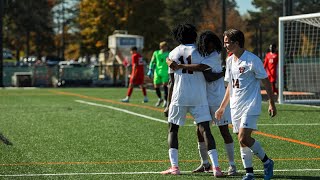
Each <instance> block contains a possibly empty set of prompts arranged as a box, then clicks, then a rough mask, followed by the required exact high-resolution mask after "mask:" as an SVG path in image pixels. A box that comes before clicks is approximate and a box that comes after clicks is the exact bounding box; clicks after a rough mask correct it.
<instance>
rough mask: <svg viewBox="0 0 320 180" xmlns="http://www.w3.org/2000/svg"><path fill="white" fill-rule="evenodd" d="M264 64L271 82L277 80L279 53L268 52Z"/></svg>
mask: <svg viewBox="0 0 320 180" xmlns="http://www.w3.org/2000/svg"><path fill="white" fill-rule="evenodd" d="M263 66H264V68H265V70H266V72H267V74H268V78H269V80H270V82H275V81H276V79H277V68H278V54H277V53H271V52H269V53H267V54H266V57H265V58H264V63H263Z"/></svg>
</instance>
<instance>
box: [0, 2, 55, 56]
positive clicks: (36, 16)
mask: <svg viewBox="0 0 320 180" xmlns="http://www.w3.org/2000/svg"><path fill="white" fill-rule="evenodd" d="M7 7H8V9H7V11H5V19H6V22H5V27H6V28H5V29H6V31H8V32H10V33H7V34H6V33H5V35H6V36H7V37H6V38H7V40H8V46H9V48H14V49H16V52H17V59H18V58H19V52H20V50H24V51H25V54H26V56H29V55H31V54H35V55H37V56H40V55H41V54H42V53H44V52H50V51H52V47H53V46H52V45H53V41H52V39H53V31H52V16H51V8H52V7H51V6H50V4H49V3H48V1H47V0H38V1H36V2H35V1H29V0H19V1H9V3H8V4H7ZM9 9H10V10H9Z"/></svg>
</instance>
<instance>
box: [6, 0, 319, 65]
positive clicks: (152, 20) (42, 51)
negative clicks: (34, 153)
mask: <svg viewBox="0 0 320 180" xmlns="http://www.w3.org/2000/svg"><path fill="white" fill-rule="evenodd" d="M284 2H285V0H253V1H252V4H253V5H254V6H255V7H256V8H257V9H258V11H256V12H249V13H247V14H244V15H240V14H239V12H238V10H237V3H236V1H235V0H225V3H226V28H227V29H228V28H237V29H240V30H242V31H243V32H244V33H245V37H246V43H245V46H246V47H247V48H248V49H249V50H252V51H254V52H255V53H256V54H259V55H260V56H261V55H262V53H263V52H265V51H266V49H267V47H268V45H269V44H271V43H277V41H278V18H279V17H280V16H283V14H284V6H283V3H284ZM222 3H223V0H197V1H194V0H183V1H182V0H37V1H32V0H7V1H5V3H4V18H3V27H4V28H3V45H4V47H6V48H8V49H11V50H13V51H14V52H16V53H15V54H16V58H17V59H19V58H20V56H30V55H35V56H38V57H41V56H45V55H51V56H52V55H54V56H59V57H63V58H65V59H76V58H78V57H80V56H85V55H92V54H98V53H99V52H100V51H101V50H103V49H107V47H108V36H109V35H112V33H113V32H114V31H115V30H127V31H128V32H129V34H136V35H141V36H143V37H144V40H145V42H144V44H145V48H144V53H145V54H146V56H147V57H148V56H151V52H152V51H153V50H155V49H157V48H158V44H159V42H160V41H164V40H166V41H168V42H169V44H170V45H171V47H172V48H173V47H174V46H175V45H176V44H175V42H174V41H173V40H172V38H171V33H170V30H171V28H172V27H173V26H175V25H176V24H178V23H180V22H189V23H192V24H195V25H196V26H197V28H198V30H199V32H201V31H203V30H212V31H213V32H215V33H217V35H219V36H220V37H221V36H222V33H223V32H222V31H223V27H222V13H223V12H222V10H223V8H222ZM290 3H291V5H290V6H291V7H292V15H295V14H305V13H314V12H318V11H319V9H320V0H310V1H304V0H291V2H290Z"/></svg>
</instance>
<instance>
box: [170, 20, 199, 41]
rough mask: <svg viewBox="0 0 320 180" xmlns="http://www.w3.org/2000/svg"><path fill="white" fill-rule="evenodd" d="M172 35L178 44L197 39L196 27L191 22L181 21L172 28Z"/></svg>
mask: <svg viewBox="0 0 320 180" xmlns="http://www.w3.org/2000/svg"><path fill="white" fill-rule="evenodd" d="M172 35H173V38H174V40H176V41H177V42H178V43H180V44H193V43H195V42H196V40H197V29H196V27H195V26H194V25H192V24H189V23H182V24H178V25H177V26H176V27H175V28H173V30H172Z"/></svg>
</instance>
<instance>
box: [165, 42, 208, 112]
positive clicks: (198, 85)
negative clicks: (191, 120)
mask: <svg viewBox="0 0 320 180" xmlns="http://www.w3.org/2000/svg"><path fill="white" fill-rule="evenodd" d="M169 59H171V60H173V61H175V62H177V63H178V64H200V62H201V61H202V59H203V58H202V57H201V56H200V54H199V52H198V51H197V50H196V46H195V45H194V44H187V45H179V46H178V47H176V48H175V49H174V50H172V51H171V52H170V53H169ZM169 73H174V88H173V94H172V100H171V103H173V104H174V105H181V106H196V105H207V104H208V101H207V98H206V82H205V79H204V76H203V74H202V72H196V71H188V70H186V69H178V70H176V71H173V70H172V69H170V70H169Z"/></svg>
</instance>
